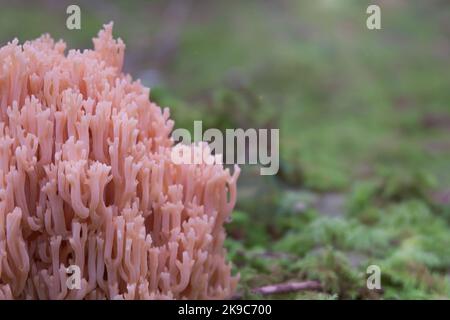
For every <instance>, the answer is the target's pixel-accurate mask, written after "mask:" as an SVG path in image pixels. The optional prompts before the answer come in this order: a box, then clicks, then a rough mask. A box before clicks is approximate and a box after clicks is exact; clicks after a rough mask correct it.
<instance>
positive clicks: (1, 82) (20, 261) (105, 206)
mask: <svg viewBox="0 0 450 320" xmlns="http://www.w3.org/2000/svg"><path fill="white" fill-rule="evenodd" d="M94 47H95V49H94V50H84V51H83V52H80V51H78V50H70V51H69V52H68V54H67V55H65V54H64V50H65V44H64V43H63V42H57V43H55V42H54V41H53V40H52V39H51V38H50V37H49V36H48V35H45V36H42V37H40V38H39V39H37V40H34V41H31V42H26V43H25V44H23V45H18V42H17V40H15V41H13V42H12V43H9V44H7V45H6V46H4V47H2V48H0V118H1V119H0V120H1V121H0V299H11V298H12V299H157V298H174V299H182V298H188V299H213V298H227V297H230V296H231V295H232V294H233V292H234V290H235V287H236V284H237V277H233V276H232V275H231V267H230V265H229V264H228V263H227V262H226V261H225V250H224V249H223V241H224V238H225V231H224V228H223V224H224V222H225V221H226V219H227V218H228V216H229V215H230V212H231V211H232V209H233V207H234V204H235V202H236V180H237V177H238V174H239V169H238V168H236V169H235V172H234V174H233V175H230V173H229V171H228V170H224V169H223V167H222V166H221V165H218V164H214V165H206V164H196V165H189V164H175V163H173V162H172V161H171V158H170V155H171V150H172V148H173V146H174V142H173V140H172V139H171V138H170V134H171V131H172V127H173V121H171V120H170V119H169V111H168V110H167V109H165V110H161V108H159V107H158V106H157V105H156V104H154V103H152V102H151V101H149V89H148V88H145V87H144V86H142V85H141V84H140V82H139V81H136V82H133V81H132V79H131V77H130V76H129V75H125V74H123V73H122V71H121V69H122V63H123V58H124V49H125V45H124V44H123V42H122V41H121V40H120V39H119V40H114V39H113V38H112V23H111V24H109V25H106V26H105V28H104V30H102V31H100V33H99V35H98V38H96V39H94ZM186 148H202V150H203V148H207V146H206V145H201V144H200V145H195V146H191V147H186ZM69 266H77V267H79V271H80V276H81V282H80V287H79V288H78V289H76V288H75V289H70V288H68V286H67V283H66V282H67V279H68V277H70V276H71V275H70V273H69V274H68V273H67V268H69Z"/></svg>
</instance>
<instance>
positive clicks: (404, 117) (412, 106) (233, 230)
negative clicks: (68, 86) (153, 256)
mask: <svg viewBox="0 0 450 320" xmlns="http://www.w3.org/2000/svg"><path fill="white" fill-rule="evenodd" d="M69 4H79V5H80V7H81V11H82V30H81V31H69V30H67V29H66V27H65V19H66V17H67V15H66V14H65V10H66V7H67V6H68V5H69ZM369 4H379V5H380V6H381V10H382V28H383V29H382V30H381V31H369V30H367V28H366V26H365V20H366V18H367V15H366V8H367V6H368V5H369ZM0 5H1V6H0V7H1V10H0V43H1V45H4V44H5V43H6V42H7V41H9V40H12V39H13V38H14V37H17V38H19V40H20V41H21V42H23V41H25V40H30V39H33V38H35V37H37V36H39V35H40V34H42V33H46V32H49V33H51V34H52V36H53V37H54V38H55V39H59V38H63V39H64V40H66V42H67V43H68V47H69V48H91V47H92V43H91V38H92V37H93V36H94V35H96V34H97V32H98V30H99V29H100V27H101V25H102V24H103V23H106V22H109V21H111V20H113V21H114V22H115V25H114V33H115V35H116V36H120V37H121V38H122V39H123V40H124V41H125V43H126V45H127V50H126V53H125V71H126V72H128V73H130V74H131V75H132V76H133V77H134V78H140V79H141V80H142V82H143V83H144V84H145V85H147V86H150V87H151V88H152V91H151V99H152V100H154V101H156V102H157V103H159V104H160V105H162V106H168V107H170V108H171V114H172V117H173V118H174V120H175V121H176V127H184V128H188V129H192V127H193V121H194V120H203V123H204V129H206V128H207V127H214V128H220V129H225V128H238V127H239V128H279V129H280V144H281V146H280V157H281V160H280V162H281V166H280V171H279V173H278V175H277V176H273V177H262V176H259V168H258V167H243V173H242V176H241V179H240V182H239V200H238V205H237V207H236V210H235V212H234V213H233V220H232V222H231V223H230V224H229V225H228V226H227V229H228V234H229V237H228V239H227V242H226V245H227V248H228V252H229V258H230V259H231V260H232V262H233V266H234V270H235V272H239V273H240V274H241V281H240V285H239V289H238V296H240V297H243V298H271V299H276V298H288V299H356V298H358V299H380V298H381V299H382V298H384V299H393V298H394V299H396V298H403V299H420V298H425V299H430V298H449V297H450V3H449V2H448V1H446V0H428V1H419V0H390V1H387V0H386V1H375V0H373V1H368V0H364V1H359V0H320V1H319V0H316V1H295V0H292V1H288V0H265V1H264V0H260V1H257V0H249V1H247V0H246V1H234V0H232V1H210V0H208V1H207V0H202V1H199V0H196V1H183V0H167V1H125V0H123V1H106V0H103V1H87V0H86V1H56V0H52V1H50V0H48V1H23V0H22V1H4V0H0ZM370 264H376V265H379V266H380V268H381V271H382V280H381V281H382V287H383V289H382V290H381V291H370V290H368V289H367V288H366V277H367V275H366V268H367V266H368V265H370ZM304 280H318V281H320V283H321V284H322V286H323V290H322V291H320V292H309V291H305V292H298V293H291V294H276V295H272V296H265V297H262V296H259V295H257V294H254V293H252V289H254V288H258V287H260V286H263V285H268V284H276V283H283V282H288V281H304Z"/></svg>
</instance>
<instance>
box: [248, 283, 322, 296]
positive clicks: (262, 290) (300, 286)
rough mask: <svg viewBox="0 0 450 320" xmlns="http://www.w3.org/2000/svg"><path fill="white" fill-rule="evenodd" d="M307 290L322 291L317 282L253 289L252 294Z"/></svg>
mask: <svg viewBox="0 0 450 320" xmlns="http://www.w3.org/2000/svg"><path fill="white" fill-rule="evenodd" d="M308 290H314V291H320V290H322V285H321V284H320V283H319V282H318V281H304V282H288V283H279V284H272V285H268V286H264V287H260V288H255V289H253V290H252V292H253V293H257V294H261V295H270V294H277V293H289V292H297V291H308Z"/></svg>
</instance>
